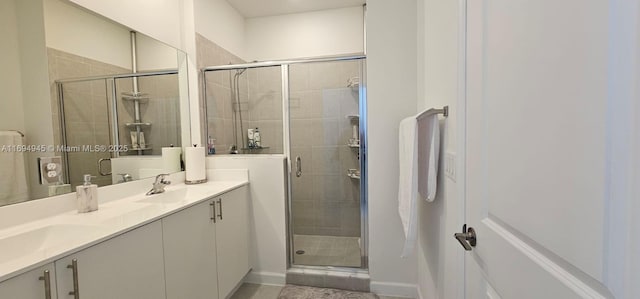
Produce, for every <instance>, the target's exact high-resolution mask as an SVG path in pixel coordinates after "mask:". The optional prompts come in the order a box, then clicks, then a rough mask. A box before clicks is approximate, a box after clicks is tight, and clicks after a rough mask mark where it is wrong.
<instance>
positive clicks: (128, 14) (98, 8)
mask: <svg viewBox="0 0 640 299" xmlns="http://www.w3.org/2000/svg"><path fill="white" fill-rule="evenodd" d="M69 1H71V2H74V3H76V4H78V5H80V6H82V7H85V8H87V9H89V10H91V11H94V12H95V13H98V14H100V15H103V16H105V17H107V18H109V19H112V20H114V21H116V22H118V23H120V24H123V25H125V26H127V27H129V28H132V29H134V30H136V31H138V32H141V33H144V34H146V35H149V36H151V37H153V38H155V39H157V40H159V41H162V42H164V43H167V44H169V45H170V46H172V47H174V48H180V47H181V45H182V19H181V18H182V15H181V11H182V1H176V0H154V1H148V0H110V1H95V0H69Z"/></svg>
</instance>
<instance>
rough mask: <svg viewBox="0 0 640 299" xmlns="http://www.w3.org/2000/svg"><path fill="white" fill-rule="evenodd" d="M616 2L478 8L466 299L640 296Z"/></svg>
mask: <svg viewBox="0 0 640 299" xmlns="http://www.w3.org/2000/svg"><path fill="white" fill-rule="evenodd" d="M616 2H617V3H623V2H619V1H595V0H594V1H583V0H469V1H468V2H467V62H466V63H467V64H466V65H467V95H466V113H467V117H466V197H465V198H466V220H467V225H468V226H470V227H473V228H474V229H475V232H476V237H477V245H476V246H475V247H474V248H473V250H472V251H470V252H468V253H467V254H466V260H465V272H466V273H465V274H466V277H465V281H466V286H465V287H466V289H465V294H466V298H503V299H510V298H518V299H523V298H545V299H546V298H558V299H568V298H612V297H615V298H638V297H633V296H632V295H630V294H631V293H630V292H629V291H628V289H629V285H624V284H626V283H628V282H629V277H633V275H636V273H629V272H627V273H625V272H624V271H620V270H621V269H623V268H624V266H622V267H620V266H621V265H624V264H625V262H626V261H627V260H629V256H634V257H635V255H637V254H638V252H636V253H635V254H632V255H625V254H622V255H619V254H617V253H619V252H622V251H620V250H619V248H620V247H624V246H626V245H628V244H630V243H627V240H625V239H630V237H629V236H625V232H629V231H631V230H630V229H631V228H630V227H629V223H630V222H624V221H622V222H620V221H618V220H619V219H618V218H617V216H615V214H616V213H615V210H621V209H620V208H621V207H622V206H623V205H624V204H625V200H626V199H623V198H616V197H615V194H614V191H615V190H614V189H615V188H617V187H615V184H616V180H615V178H616V177H618V176H619V175H620V173H622V172H625V171H628V170H629V168H628V167H629V166H627V165H625V163H624V161H621V163H620V164H619V165H617V166H616V165H614V164H612V163H614V162H615V161H616V159H619V156H617V155H616V154H615V151H616V149H615V148H614V147H615V146H616V145H615V144H616V142H617V141H621V140H624V138H625V137H624V136H617V135H616V134H618V135H620V133H622V132H624V129H623V130H619V129H621V127H616V126H618V125H620V124H616V122H617V121H618V120H617V118H616V117H615V115H614V114H613V113H612V111H614V110H616V109H619V108H620V107H619V106H617V104H616V101H619V100H620V98H619V97H617V96H615V95H614V94H615V93H616V92H617V89H615V88H612V84H613V85H615V84H616V83H615V82H616V80H623V81H624V80H625V79H627V78H628V77H625V76H627V74H624V73H619V74H618V73H617V72H616V67H618V66H617V65H616V62H615V61H614V60H616V57H615V55H616V54H615V53H616V51H617V48H616V47H618V46H622V45H619V44H617V42H615V39H617V38H620V39H621V40H623V39H624V38H625V36H617V34H624V33H619V32H618V31H616V26H618V25H616V22H618V21H620V20H617V19H615V14H616V13H620V12H621V11H622V13H623V14H624V13H625V12H624V10H620V8H619V7H616V6H615V3H616ZM629 2H631V1H629ZM636 13H637V7H636ZM622 23H624V22H622ZM629 25H632V26H637V24H635V23H630V24H629ZM621 27H623V26H622V25H621ZM627 28H628V27H627ZM623 31H624V30H623ZM612 32H613V33H612ZM634 55H635V54H634ZM628 63H629V64H632V63H633V61H629V62H628ZM612 115H614V117H612ZM620 117H629V116H628V115H627V116H620ZM622 134H624V133H622ZM612 144H613V146H612ZM618 145H619V144H618ZM620 152H622V153H624V152H625V149H624V148H621V149H620ZM626 152H627V153H628V149H627V151H626ZM612 161H613V162H612ZM619 162H620V161H619ZM616 167H619V168H616ZM612 188H613V189H612ZM626 203H628V202H626ZM619 212H620V211H619ZM622 212H623V211H622ZM622 215H624V212H623V213H622ZM636 223H637V222H636ZM612 232H613V233H612ZM616 232H620V233H619V234H618V233H616ZM634 242H635V241H634ZM629 248H630V247H629ZM627 253H628V252H627ZM629 261H630V260H629ZM627 269H629V268H627ZM635 283H636V284H637V283H639V282H638V281H636V282H635ZM625 288H626V289H627V291H625Z"/></svg>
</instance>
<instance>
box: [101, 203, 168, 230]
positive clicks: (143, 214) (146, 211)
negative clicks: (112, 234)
mask: <svg viewBox="0 0 640 299" xmlns="http://www.w3.org/2000/svg"><path fill="white" fill-rule="evenodd" d="M159 210H161V208H160V207H159V206H153V205H147V206H143V207H141V208H137V209H134V210H130V211H127V212H124V213H119V214H117V215H112V216H109V217H108V218H106V219H105V220H103V221H101V225H106V226H109V227H113V226H116V227H119V226H122V225H124V226H130V225H134V224H137V223H140V222H142V221H145V220H147V219H149V218H150V217H153V216H154V215H156V214H157V213H158V211H159Z"/></svg>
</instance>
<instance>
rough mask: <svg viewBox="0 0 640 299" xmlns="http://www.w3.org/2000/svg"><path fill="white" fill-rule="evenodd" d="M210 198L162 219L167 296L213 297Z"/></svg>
mask: <svg viewBox="0 0 640 299" xmlns="http://www.w3.org/2000/svg"><path fill="white" fill-rule="evenodd" d="M213 203H214V202H213V200H208V201H206V202H204V203H201V204H198V205H195V206H193V207H191V208H188V209H185V210H183V211H180V212H178V213H175V214H173V215H170V216H168V217H166V218H164V219H162V230H163V235H164V259H165V276H166V285H167V298H168V299H178V298H192V299H201V298H202V299H204V298H207V299H216V298H218V277H217V272H216V255H215V252H216V240H215V234H216V229H215V224H214V223H213V219H212V217H213V216H214V215H213V207H212V206H211V205H212V204H213Z"/></svg>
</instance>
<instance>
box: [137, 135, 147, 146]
mask: <svg viewBox="0 0 640 299" xmlns="http://www.w3.org/2000/svg"><path fill="white" fill-rule="evenodd" d="M138 145H140V149H146V148H147V142H146V141H145V140H144V132H140V135H139V136H138Z"/></svg>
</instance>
